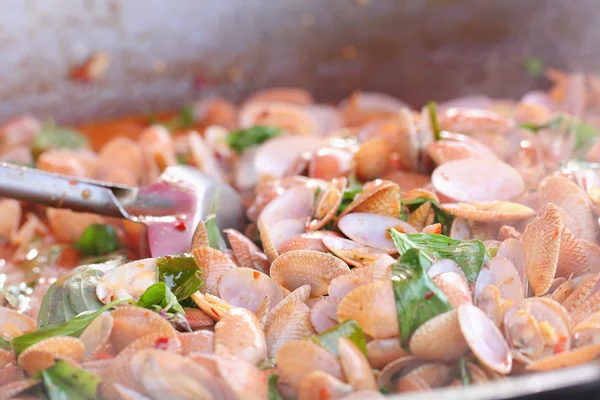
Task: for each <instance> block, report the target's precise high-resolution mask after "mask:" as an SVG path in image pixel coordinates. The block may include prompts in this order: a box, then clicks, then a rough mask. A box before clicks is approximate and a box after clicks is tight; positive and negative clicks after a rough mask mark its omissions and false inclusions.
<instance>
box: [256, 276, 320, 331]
mask: <svg viewBox="0 0 600 400" xmlns="http://www.w3.org/2000/svg"><path fill="white" fill-rule="evenodd" d="M310 291H311V288H310V285H303V286H300V287H299V288H298V289H296V290H294V291H293V292H291V293H290V294H289V295H287V296H286V297H284V299H283V300H282V301H281V302H280V303H279V304H277V305H276V306H275V307H273V308H272V309H271V311H269V314H268V315H267V321H266V322H265V325H264V329H265V331H268V330H269V327H270V326H271V324H272V323H273V320H274V319H275V317H276V316H277V315H278V314H279V313H280V311H279V310H280V309H281V308H282V307H284V306H285V305H286V304H288V303H289V302H292V301H299V302H301V303H304V302H305V301H306V300H308V298H309V296H310Z"/></svg>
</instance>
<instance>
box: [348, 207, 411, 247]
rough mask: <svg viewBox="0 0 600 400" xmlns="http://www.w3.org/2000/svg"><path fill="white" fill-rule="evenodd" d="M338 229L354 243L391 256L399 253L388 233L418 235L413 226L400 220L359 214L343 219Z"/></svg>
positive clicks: (349, 215)
mask: <svg viewBox="0 0 600 400" xmlns="http://www.w3.org/2000/svg"><path fill="white" fill-rule="evenodd" d="M338 228H339V229H340V230H341V231H342V233H343V234H344V235H346V236H347V237H349V238H350V239H352V240H353V241H355V242H357V243H360V244H363V245H365V246H370V247H374V248H376V249H379V250H382V251H385V252H386V253H389V254H394V253H397V252H398V250H396V247H395V246H394V242H393V241H392V238H391V237H390V235H389V233H388V230H389V229H390V228H394V229H396V230H397V231H399V232H404V233H417V230H416V229H415V228H414V227H413V226H412V225H409V224H408V223H407V222H405V221H402V220H400V219H397V218H392V217H387V216H385V215H378V214H367V213H359V212H355V213H352V214H348V215H346V216H345V217H343V218H341V219H340V220H339V222H338Z"/></svg>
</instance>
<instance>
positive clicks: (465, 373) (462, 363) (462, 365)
mask: <svg viewBox="0 0 600 400" xmlns="http://www.w3.org/2000/svg"><path fill="white" fill-rule="evenodd" d="M458 368H459V369H460V381H461V382H462V385H463V386H471V377H470V376H469V370H468V369H467V359H466V358H465V357H461V358H460V359H459V360H458Z"/></svg>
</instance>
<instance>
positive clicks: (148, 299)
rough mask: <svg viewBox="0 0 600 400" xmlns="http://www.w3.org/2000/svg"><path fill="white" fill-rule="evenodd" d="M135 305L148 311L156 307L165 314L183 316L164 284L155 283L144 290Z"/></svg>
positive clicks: (181, 310) (175, 299)
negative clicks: (179, 314) (164, 311)
mask: <svg viewBox="0 0 600 400" xmlns="http://www.w3.org/2000/svg"><path fill="white" fill-rule="evenodd" d="M137 305H138V307H144V308H148V309H153V308H154V307H155V306H158V307H159V308H160V309H161V310H166V311H167V312H172V313H181V314H185V312H184V311H183V308H182V307H181V305H180V304H179V302H178V301H177V298H176V297H175V295H174V294H173V292H171V290H170V289H169V288H168V287H167V285H166V284H165V283H164V282H157V283H155V284H153V285H152V286H150V287H149V288H148V289H146V291H145V292H144V293H142V295H141V296H140V299H139V300H138V302H137Z"/></svg>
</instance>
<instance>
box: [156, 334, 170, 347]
mask: <svg viewBox="0 0 600 400" xmlns="http://www.w3.org/2000/svg"><path fill="white" fill-rule="evenodd" d="M168 346H169V338H168V337H159V338H158V339H156V342H154V348H155V349H159V350H167V347H168Z"/></svg>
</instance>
